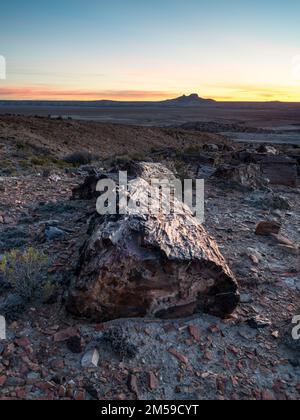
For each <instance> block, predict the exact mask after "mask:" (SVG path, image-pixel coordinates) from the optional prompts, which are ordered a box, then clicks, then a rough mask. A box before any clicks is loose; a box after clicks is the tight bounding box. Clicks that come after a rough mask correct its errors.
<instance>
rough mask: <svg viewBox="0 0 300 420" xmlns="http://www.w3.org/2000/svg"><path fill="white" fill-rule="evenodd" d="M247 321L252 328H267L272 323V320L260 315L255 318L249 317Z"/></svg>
mask: <svg viewBox="0 0 300 420" xmlns="http://www.w3.org/2000/svg"><path fill="white" fill-rule="evenodd" d="M247 322H248V324H249V326H250V327H251V328H257V329H260V328H266V327H269V326H270V325H272V322H271V321H270V320H269V319H267V318H263V317H261V316H259V315H258V316H256V317H255V318H250V319H248V321H247Z"/></svg>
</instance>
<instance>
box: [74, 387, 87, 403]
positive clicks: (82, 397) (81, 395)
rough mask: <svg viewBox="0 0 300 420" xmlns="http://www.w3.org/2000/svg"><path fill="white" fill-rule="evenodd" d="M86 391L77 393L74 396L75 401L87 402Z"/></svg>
mask: <svg viewBox="0 0 300 420" xmlns="http://www.w3.org/2000/svg"><path fill="white" fill-rule="evenodd" d="M85 396H86V395H85V391H84V390H83V389H81V390H79V391H76V392H75V395H74V399H75V401H85Z"/></svg>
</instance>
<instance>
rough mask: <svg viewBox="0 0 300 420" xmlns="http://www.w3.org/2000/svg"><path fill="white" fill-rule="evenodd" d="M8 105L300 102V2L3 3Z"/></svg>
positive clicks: (0, 88) (0, 48)
mask: <svg viewBox="0 0 300 420" xmlns="http://www.w3.org/2000/svg"><path fill="white" fill-rule="evenodd" d="M0 10H1V13H0V55H2V56H4V57H5V59H6V63H7V78H6V80H0V98H1V99H67V100H75V99H80V100H94V99H120V100H125V99H126V100H127V99H130V100H158V99H165V98H170V97H175V96H179V95H182V94H190V93H194V92H195V93H198V94H199V95H200V96H202V97H205V98H214V99H217V100H226V101H227V100H237V101H240V100H242V101H271V100H282V101H300V1H299V0H286V1H284V2H283V1H282V0H252V1H241V0H209V1H207V0H206V1H202V0H186V1H183V0H148V1H146V0H105V1H104V0H88V1H83V0H60V1H58V0H52V1H46V0H39V1H37V0H27V1H16V0H10V1H8V2H2V4H1V9H0Z"/></svg>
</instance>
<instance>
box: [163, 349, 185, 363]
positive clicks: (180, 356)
mask: <svg viewBox="0 0 300 420" xmlns="http://www.w3.org/2000/svg"><path fill="white" fill-rule="evenodd" d="M168 351H169V353H170V354H172V356H174V357H176V359H178V360H179V361H180V362H181V363H184V364H185V365H187V364H188V362H189V359H188V358H187V357H186V356H184V355H183V354H181V353H179V352H178V351H177V350H176V349H174V348H171V349H169V350H168Z"/></svg>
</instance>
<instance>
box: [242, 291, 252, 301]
mask: <svg viewBox="0 0 300 420" xmlns="http://www.w3.org/2000/svg"><path fill="white" fill-rule="evenodd" d="M251 302H253V299H252V296H250V295H249V294H247V293H241V303H251Z"/></svg>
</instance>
